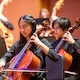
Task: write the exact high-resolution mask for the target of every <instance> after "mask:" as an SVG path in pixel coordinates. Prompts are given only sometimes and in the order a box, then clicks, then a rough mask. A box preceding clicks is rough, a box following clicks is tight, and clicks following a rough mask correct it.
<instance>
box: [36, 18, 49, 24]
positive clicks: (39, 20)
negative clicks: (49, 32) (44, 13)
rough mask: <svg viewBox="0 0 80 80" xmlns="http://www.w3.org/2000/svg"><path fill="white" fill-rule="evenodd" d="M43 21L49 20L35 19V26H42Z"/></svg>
mask: <svg viewBox="0 0 80 80" xmlns="http://www.w3.org/2000/svg"><path fill="white" fill-rule="evenodd" d="M44 20H47V21H49V18H35V21H36V24H37V25H42V22H43V21H44Z"/></svg>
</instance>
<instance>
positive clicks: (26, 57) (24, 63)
mask: <svg viewBox="0 0 80 80" xmlns="http://www.w3.org/2000/svg"><path fill="white" fill-rule="evenodd" d="M42 30H43V28H42V29H40V30H37V31H36V32H35V33H36V34H38V35H39V33H40V31H42ZM31 45H32V43H30V40H28V42H27V43H26V44H25V46H24V47H23V48H22V50H21V51H20V52H19V53H18V54H17V55H16V56H15V57H14V58H13V59H12V60H11V64H10V66H9V68H10V69H21V70H27V69H34V70H36V69H38V68H39V66H40V59H39V58H38V57H37V56H35V55H34V54H33V53H32V52H31V51H30V50H29V48H30V47H31ZM25 51H26V52H25ZM34 75H35V73H32V72H30V73H24V72H13V71H12V72H8V77H9V78H10V80H25V79H26V80H30V78H31V77H32V76H34Z"/></svg>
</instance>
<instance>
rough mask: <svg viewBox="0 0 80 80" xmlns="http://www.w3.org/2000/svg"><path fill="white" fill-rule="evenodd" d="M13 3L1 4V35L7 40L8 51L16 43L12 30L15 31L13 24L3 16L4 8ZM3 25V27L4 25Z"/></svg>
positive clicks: (3, 0) (4, 2) (3, 2)
mask: <svg viewBox="0 0 80 80" xmlns="http://www.w3.org/2000/svg"><path fill="white" fill-rule="evenodd" d="M10 2H12V0H2V1H1V3H0V35H1V36H2V37H3V38H4V39H5V42H6V46H7V49H9V48H10V46H11V45H12V44H13V42H14V37H13V35H12V33H11V32H10V31H11V30H14V26H13V24H12V23H11V22H10V21H9V20H8V19H7V18H6V17H5V16H4V15H3V10H4V8H5V7H6V6H7V5H8V3H10ZM2 24H3V25H2Z"/></svg>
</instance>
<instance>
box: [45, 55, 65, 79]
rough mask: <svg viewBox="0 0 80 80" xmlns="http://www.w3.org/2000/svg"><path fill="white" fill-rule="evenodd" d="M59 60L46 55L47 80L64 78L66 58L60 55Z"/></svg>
mask: <svg viewBox="0 0 80 80" xmlns="http://www.w3.org/2000/svg"><path fill="white" fill-rule="evenodd" d="M58 57H59V60H58V61H57V62H54V61H52V60H51V59H50V58H49V57H46V70H48V72H47V80H64V58H63V57H62V56H61V55H58Z"/></svg>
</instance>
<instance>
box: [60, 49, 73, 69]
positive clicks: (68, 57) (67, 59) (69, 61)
mask: <svg viewBox="0 0 80 80" xmlns="http://www.w3.org/2000/svg"><path fill="white" fill-rule="evenodd" d="M58 54H61V55H62V56H63V57H64V61H65V63H64V69H65V70H68V69H69V67H70V66H71V64H72V60H73V57H72V55H71V54H69V53H68V52H66V51H65V50H64V49H62V48H61V49H60V51H59V52H58Z"/></svg>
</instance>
